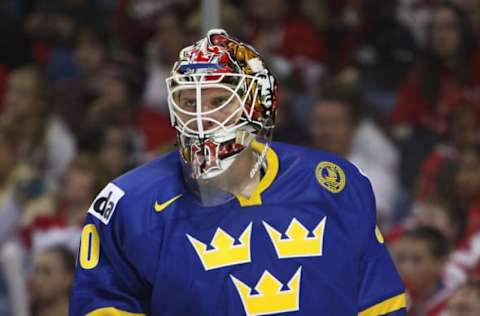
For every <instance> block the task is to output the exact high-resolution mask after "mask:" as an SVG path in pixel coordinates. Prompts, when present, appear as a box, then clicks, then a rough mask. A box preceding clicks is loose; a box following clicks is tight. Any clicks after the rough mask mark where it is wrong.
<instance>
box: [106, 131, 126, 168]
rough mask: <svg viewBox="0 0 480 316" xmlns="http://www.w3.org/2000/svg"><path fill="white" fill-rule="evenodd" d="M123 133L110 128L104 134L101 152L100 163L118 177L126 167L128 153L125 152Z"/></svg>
mask: <svg viewBox="0 0 480 316" xmlns="http://www.w3.org/2000/svg"><path fill="white" fill-rule="evenodd" d="M127 137H128V135H126V133H125V131H124V130H122V129H121V128H119V127H110V128H109V129H108V131H107V132H106V134H105V136H104V139H103V142H102V146H101V150H100V152H99V158H100V161H102V162H103V164H104V165H105V166H107V168H108V169H109V170H108V171H109V172H110V173H112V174H113V175H115V176H116V175H119V174H120V173H122V172H123V171H124V170H125V169H126V168H127V167H128V159H129V157H128V152H127V150H126V146H127V144H126V138H127Z"/></svg>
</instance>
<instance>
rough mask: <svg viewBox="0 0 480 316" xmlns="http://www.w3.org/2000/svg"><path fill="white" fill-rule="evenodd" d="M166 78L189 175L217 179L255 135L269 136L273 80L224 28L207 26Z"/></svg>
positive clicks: (272, 117)
mask: <svg viewBox="0 0 480 316" xmlns="http://www.w3.org/2000/svg"><path fill="white" fill-rule="evenodd" d="M166 81H167V89H168V104H169V111H170V119H171V122H172V125H173V126H174V127H175V129H176V130H177V134H178V145H179V149H180V153H181V156H182V158H183V163H184V167H185V168H184V169H185V171H186V173H187V176H189V177H190V178H192V179H194V180H204V181H207V180H209V179H214V178H217V177H219V176H220V175H221V174H223V173H224V172H225V171H227V170H228V169H229V168H230V167H231V166H232V164H233V163H234V161H235V160H236V159H237V157H238V156H239V155H240V154H241V153H242V152H243V151H244V150H245V149H246V148H248V147H249V146H250V144H251V142H252V141H253V140H254V139H256V138H259V137H260V138H262V142H265V141H269V139H270V138H271V132H272V129H273V127H274V120H275V113H276V108H277V86H276V82H275V79H274V77H273V76H272V75H271V73H270V72H269V70H268V69H267V68H266V66H265V64H264V63H263V61H262V60H261V59H260V56H259V55H258V53H257V52H256V51H255V50H254V49H253V48H252V47H250V46H249V45H247V44H244V43H241V42H239V41H238V40H236V39H234V38H232V37H231V36H229V35H228V34H227V33H226V32H225V31H224V30H218V29H216V30H211V31H209V32H208V34H207V36H206V37H205V38H203V39H201V40H200V41H198V42H197V43H195V44H194V45H191V46H188V47H186V48H184V49H183V50H182V51H181V52H180V54H179V59H178V60H177V62H176V63H175V65H174V67H173V69H172V72H171V76H170V77H169V78H167V80H166Z"/></svg>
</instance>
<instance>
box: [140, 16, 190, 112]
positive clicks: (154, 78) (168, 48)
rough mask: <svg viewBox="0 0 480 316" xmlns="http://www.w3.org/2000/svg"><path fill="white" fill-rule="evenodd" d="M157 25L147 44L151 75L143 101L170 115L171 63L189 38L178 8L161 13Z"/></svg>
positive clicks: (146, 104)
mask: <svg viewBox="0 0 480 316" xmlns="http://www.w3.org/2000/svg"><path fill="white" fill-rule="evenodd" d="M155 25H156V29H155V35H154V36H153V37H152V39H151V40H150V41H149V43H148V45H147V64H148V71H149V74H148V80H147V82H146V86H145V93H144V96H143V103H144V105H145V106H147V107H149V108H152V109H154V110H156V111H159V112H161V113H163V114H164V115H167V113H168V104H167V92H166V89H167V86H166V85H165V79H166V78H167V77H168V76H169V75H170V71H171V68H172V66H171V65H172V64H173V63H174V62H175V60H176V59H177V57H178V52H179V51H180V50H181V49H182V48H183V47H185V46H186V43H187V40H188V38H187V33H186V30H185V29H184V26H183V24H182V21H181V17H180V16H179V14H178V13H177V12H176V11H175V7H170V8H168V9H165V10H164V11H162V12H161V13H160V14H159V15H158V16H157V18H156V23H155ZM160 88H161V89H160Z"/></svg>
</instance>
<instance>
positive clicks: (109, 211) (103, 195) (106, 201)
mask: <svg viewBox="0 0 480 316" xmlns="http://www.w3.org/2000/svg"><path fill="white" fill-rule="evenodd" d="M124 195H125V192H124V191H123V190H122V189H120V188H119V187H117V186H116V185H115V184H113V183H109V184H107V186H106V187H105V188H104V189H103V190H102V191H101V192H100V193H99V194H98V195H97V197H96V198H95V200H94V201H93V203H92V205H90V208H89V209H88V213H90V214H92V215H93V216H95V217H96V218H98V219H99V220H100V221H101V222H102V223H104V224H105V225H107V224H108V222H110V219H111V218H112V215H113V211H115V208H116V207H117V204H118V201H120V199H121V198H122V197H123V196H124Z"/></svg>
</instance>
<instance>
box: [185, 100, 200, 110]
mask: <svg viewBox="0 0 480 316" xmlns="http://www.w3.org/2000/svg"><path fill="white" fill-rule="evenodd" d="M196 106H197V102H196V101H195V100H193V99H190V100H184V101H183V102H182V107H183V108H184V109H195V107H196Z"/></svg>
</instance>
